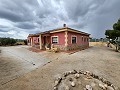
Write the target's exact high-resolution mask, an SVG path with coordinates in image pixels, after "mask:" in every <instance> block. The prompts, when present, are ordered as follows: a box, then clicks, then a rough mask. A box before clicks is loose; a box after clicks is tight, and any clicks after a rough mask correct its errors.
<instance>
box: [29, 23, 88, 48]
mask: <svg viewBox="0 0 120 90" xmlns="http://www.w3.org/2000/svg"><path fill="white" fill-rule="evenodd" d="M89 35H90V34H88V33H85V32H81V31H79V30H75V29H72V28H69V27H66V24H64V26H63V27H62V28H58V29H53V30H49V31H45V32H41V33H38V34H29V35H28V37H27V41H28V45H31V46H35V47H38V48H40V49H45V47H46V46H47V47H48V48H50V47H51V46H52V45H54V47H55V48H58V49H60V50H75V49H86V48H88V47H89Z"/></svg>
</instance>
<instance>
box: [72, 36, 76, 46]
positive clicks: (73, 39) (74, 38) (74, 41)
mask: <svg viewBox="0 0 120 90" xmlns="http://www.w3.org/2000/svg"><path fill="white" fill-rule="evenodd" d="M76 39H77V37H76V36H73V37H72V44H74V43H76V41H77V40H76Z"/></svg>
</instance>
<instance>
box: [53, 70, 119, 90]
mask: <svg viewBox="0 0 120 90" xmlns="http://www.w3.org/2000/svg"><path fill="white" fill-rule="evenodd" d="M71 89H72V90H120V89H119V88H118V87H116V86H115V85H114V84H112V83H111V82H110V81H108V80H106V79H105V78H102V77H100V76H98V75H95V74H93V73H91V72H89V71H83V70H79V71H76V70H72V71H68V72H65V73H63V75H61V76H59V77H58V78H56V79H55V83H54V90H71Z"/></svg>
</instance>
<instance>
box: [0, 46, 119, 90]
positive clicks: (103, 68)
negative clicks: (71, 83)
mask: <svg viewBox="0 0 120 90" xmlns="http://www.w3.org/2000/svg"><path fill="white" fill-rule="evenodd" d="M25 49H26V48H25ZM37 54H39V56H41V57H43V58H44V60H49V61H50V62H47V63H44V64H42V65H41V66H40V65H39V64H38V66H37V67H36V68H34V70H32V69H31V70H29V71H28V72H26V71H25V72H23V71H21V72H23V73H24V74H21V75H20V76H19V77H17V78H15V79H12V80H10V81H9V82H7V83H5V84H1V85H0V90H22V89H23V90H53V88H54V84H55V79H56V78H57V77H59V76H61V75H63V73H64V72H66V71H71V70H77V71H79V70H84V71H90V72H92V73H94V74H95V75H98V76H100V77H103V78H105V79H107V80H108V81H110V82H111V83H113V84H114V85H115V86H118V87H119V86H120V76H119V75H120V53H118V52H115V51H114V50H113V49H111V48H108V47H105V46H92V47H90V48H89V49H86V50H82V51H79V52H76V53H73V54H69V53H63V52H62V53H51V52H39V53H37ZM27 55H28V54H27ZM1 57H2V55H1ZM26 57H27V56H26ZM8 58H10V57H8ZM8 58H7V59H6V60H8ZM12 60H13V59H12ZM30 60H31V59H30ZM40 60H42V59H40ZM4 61H5V57H4V59H1V58H0V62H4ZM28 61H29V59H28ZM32 61H34V60H32ZM8 62H10V61H9V60H8ZM12 62H14V64H10V66H14V67H15V68H16V67H17V64H16V63H15V62H16V61H12ZM18 63H19V62H18ZM36 63H40V62H39V60H37V61H36ZM20 65H23V64H20ZM23 66H24V67H25V65H23ZM28 66H29V65H28ZM2 67H3V64H2V65H0V68H2ZM30 67H33V66H32V65H31V66H29V68H30ZM26 68H27V66H26ZM4 69H5V67H4V68H2V69H0V72H3V71H2V70H4ZM21 69H22V66H21V67H19V69H18V70H21ZM6 70H7V71H9V68H7V69H6ZM7 71H6V72H7ZM13 71H14V70H13ZM1 76H2V77H3V78H4V79H6V78H5V77H6V76H3V75H1ZM8 76H9V75H8ZM1 80H2V79H1ZM86 85H87V84H83V85H82V86H83V88H85V87H86ZM80 89H81V87H79V86H78V88H77V89H74V88H71V90H80ZM96 90H101V89H96Z"/></svg>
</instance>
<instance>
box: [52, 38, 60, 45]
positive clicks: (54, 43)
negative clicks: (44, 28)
mask: <svg viewBox="0 0 120 90" xmlns="http://www.w3.org/2000/svg"><path fill="white" fill-rule="evenodd" d="M54 37H57V43H53V41H52V38H54ZM58 40H59V39H58V36H51V44H58V43H59V42H58Z"/></svg>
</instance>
